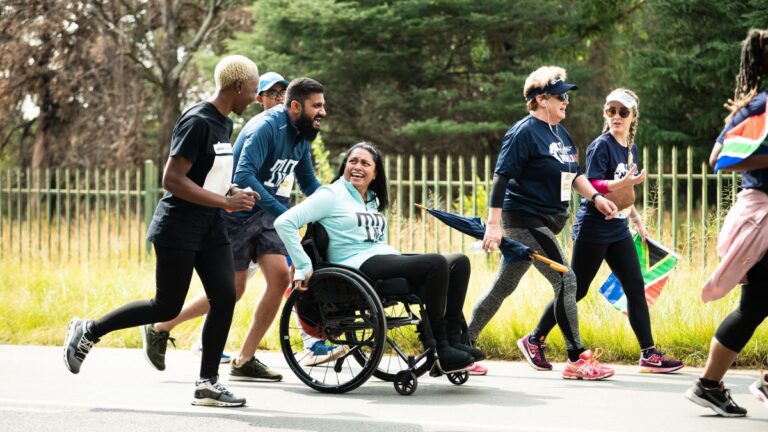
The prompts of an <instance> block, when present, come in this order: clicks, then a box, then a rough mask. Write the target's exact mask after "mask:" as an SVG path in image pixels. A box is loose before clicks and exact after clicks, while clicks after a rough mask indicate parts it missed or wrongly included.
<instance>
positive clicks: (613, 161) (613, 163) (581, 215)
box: [572, 132, 640, 244]
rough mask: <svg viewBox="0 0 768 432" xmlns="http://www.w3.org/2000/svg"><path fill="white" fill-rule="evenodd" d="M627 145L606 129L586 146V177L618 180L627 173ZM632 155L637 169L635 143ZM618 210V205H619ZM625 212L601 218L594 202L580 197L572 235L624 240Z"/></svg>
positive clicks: (603, 241) (588, 239)
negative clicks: (609, 217) (608, 217)
mask: <svg viewBox="0 0 768 432" xmlns="http://www.w3.org/2000/svg"><path fill="white" fill-rule="evenodd" d="M628 159H629V148H627V147H624V146H622V145H621V144H619V143H618V141H616V139H615V138H614V137H613V135H611V133H610V132H606V133H604V134H602V135H600V136H599V137H597V138H595V140H594V141H592V143H591V144H590V145H589V147H588V148H587V162H586V171H585V174H586V176H587V178H588V179H590V180H595V179H600V180H618V179H622V178H624V177H625V176H626V175H627V172H628V171H629V168H630V167H629V166H627V163H628ZM632 159H633V162H634V163H635V164H637V167H638V172H639V171H640V159H639V158H638V152H637V146H634V145H633V146H632ZM619 210H622V209H619ZM628 213H629V212H626V214H622V213H616V216H615V217H614V218H613V219H611V220H605V216H604V215H603V214H602V213H600V210H598V209H597V208H596V207H595V206H594V204H592V203H588V202H587V200H586V199H584V198H582V200H581V206H580V207H579V211H578V212H577V213H576V222H575V223H574V224H573V231H572V235H573V239H574V240H576V239H580V240H582V241H586V242H589V243H596V244H609V243H615V242H617V241H620V240H624V239H625V238H628V237H630V236H631V234H630V232H629V228H628V227H627V216H628Z"/></svg>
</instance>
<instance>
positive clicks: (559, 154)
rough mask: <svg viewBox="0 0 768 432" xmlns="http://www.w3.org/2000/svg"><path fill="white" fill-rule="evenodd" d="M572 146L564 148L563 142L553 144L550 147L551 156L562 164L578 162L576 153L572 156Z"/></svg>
mask: <svg viewBox="0 0 768 432" xmlns="http://www.w3.org/2000/svg"><path fill="white" fill-rule="evenodd" d="M572 148H573V147H572V146H567V147H566V146H564V145H563V143H561V142H553V143H551V144H550V145H549V154H551V155H552V157H554V158H555V159H557V160H558V161H559V162H560V163H561V164H564V163H568V162H578V161H579V159H578V156H577V155H576V153H573V154H571V149H572Z"/></svg>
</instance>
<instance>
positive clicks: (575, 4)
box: [0, 0, 768, 167]
mask: <svg viewBox="0 0 768 432" xmlns="http://www.w3.org/2000/svg"><path fill="white" fill-rule="evenodd" d="M766 18H768V0H749V1H743V2H722V1H716V0H699V1H694V0H670V1H653V0H630V1H626V2H613V1H605V0H591V1H576V0H560V1H555V0H487V1H482V2H478V1H473V0H391V1H380V0H377V1H374V0H357V1H350V0H291V1H289V0H251V1H248V0H237V1H236V0H183V1H182V0H168V1H163V2H161V1H159V0H148V1H136V0H132V1H116V0H96V1H87V2H86V1H63V0H32V1H24V2H21V1H13V0H12V1H10V2H6V3H5V4H4V6H2V7H0V42H2V45H0V46H2V48H0V166H17V165H22V166H27V165H33V166H39V167H44V166H91V167H96V166H116V165H117V166H125V165H136V164H137V163H140V162H141V161H142V160H144V159H154V160H156V161H158V163H159V164H161V165H162V163H163V160H162V159H164V157H165V154H167V146H168V143H167V141H168V136H169V134H170V130H171V129H172V122H173V119H174V118H176V117H177V116H178V115H179V113H180V112H181V111H182V110H183V109H185V108H186V107H188V106H190V105H192V104H193V103H195V102H197V101H198V100H200V99H202V98H205V97H207V96H208V95H210V94H211V92H212V90H213V84H212V82H211V81H212V80H211V75H212V70H213V66H214V64H215V63H216V61H217V60H218V59H219V58H220V57H221V56H223V55H227V54H233V53H240V54H244V55H247V56H249V57H251V58H252V59H253V60H254V61H256V62H257V64H258V65H259V67H260V70H261V71H262V72H265V71H268V70H274V71H278V72H280V73H282V74H283V75H285V76H286V77H288V78H294V77H297V76H312V77H314V78H316V79H318V80H319V81H320V82H322V83H323V84H324V85H325V86H326V88H327V95H326V96H327V101H328V112H329V118H328V121H327V122H326V124H325V125H324V129H325V130H324V135H323V137H324V141H325V146H326V148H327V149H328V150H329V151H330V152H331V154H333V155H336V154H338V152H339V151H340V150H341V149H343V148H345V147H346V146H348V145H349V144H351V143H353V142H356V141H359V140H363V139H365V140H370V141H373V142H375V143H377V144H378V145H379V146H380V147H382V148H383V149H384V150H385V151H386V152H392V153H393V152H397V153H405V154H408V153H429V152H451V153H454V154H486V153H491V154H495V153H496V152H497V151H498V148H499V146H500V138H501V136H502V135H503V134H504V132H505V130H506V129H507V128H508V127H509V125H511V124H512V123H513V122H514V121H516V120H517V119H519V118H520V117H522V116H523V115H525V105H524V101H523V99H522V95H521V94H522V84H523V81H524V80H525V77H526V76H527V75H528V73H530V72H531V71H532V70H533V69H535V68H536V67H538V66H540V65H544V64H557V65H560V66H563V67H565V68H566V69H567V70H568V72H569V77H570V79H571V80H572V81H573V82H576V83H578V84H579V90H578V91H577V92H576V94H575V95H574V98H573V101H572V105H571V107H570V109H569V115H568V119H566V121H565V125H566V126H567V127H568V128H569V130H570V131H571V134H572V136H573V138H574V141H575V142H576V143H577V144H578V145H579V147H581V148H582V149H584V148H585V147H586V145H587V144H588V143H589V142H590V141H591V140H592V139H593V138H594V137H595V136H596V135H597V134H598V133H599V132H600V128H601V118H600V108H601V106H602V98H603V97H604V95H605V94H606V93H607V92H608V91H609V90H610V89H612V88H614V87H617V86H626V87H629V88H632V89H635V90H637V93H638V94H639V95H640V98H641V116H642V123H641V127H640V129H639V140H638V142H639V144H641V145H645V146H648V147H650V148H651V150H652V151H654V150H655V148H656V147H657V146H669V145H671V144H683V145H687V144H691V143H693V144H701V145H700V146H699V149H700V151H699V152H698V154H697V155H695V156H696V157H697V159H699V160H703V158H704V156H705V155H706V153H707V152H708V150H709V147H710V143H711V142H712V141H713V140H714V138H715V137H716V135H717V133H718V131H719V129H720V128H721V126H722V118H723V117H724V114H725V111H724V110H723V108H722V105H723V103H724V102H725V101H726V100H727V99H728V98H729V97H730V96H732V93H733V87H734V84H733V82H734V76H735V74H736V72H737V68H738V61H739V48H740V41H741V40H742V39H743V38H744V36H745V35H746V31H747V30H748V29H749V28H750V27H753V26H754V27H760V26H763V27H764V26H765V23H766V22H768V21H766ZM259 110H260V108H259V107H257V106H256V105H255V104H254V106H253V107H251V108H250V109H249V110H248V111H247V112H246V115H245V118H246V119H247V118H249V117H250V116H252V115H254V114H256V113H258V112H259ZM330 160H331V161H333V162H335V157H331V158H330Z"/></svg>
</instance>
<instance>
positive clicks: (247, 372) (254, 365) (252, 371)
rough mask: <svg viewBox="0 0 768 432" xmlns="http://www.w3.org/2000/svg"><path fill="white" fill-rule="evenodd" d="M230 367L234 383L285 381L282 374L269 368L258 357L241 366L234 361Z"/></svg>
mask: <svg viewBox="0 0 768 432" xmlns="http://www.w3.org/2000/svg"><path fill="white" fill-rule="evenodd" d="M230 366H231V367H230V369H229V379H230V380H232V381H282V379H283V376H282V375H281V374H279V373H277V372H275V371H273V370H271V369H270V368H268V367H267V365H265V364H264V363H262V362H260V361H259V360H258V359H257V358H256V357H251V359H250V360H248V361H247V362H245V363H244V364H242V365H241V366H238V365H237V362H235V361H233V362H232V363H231V364H230Z"/></svg>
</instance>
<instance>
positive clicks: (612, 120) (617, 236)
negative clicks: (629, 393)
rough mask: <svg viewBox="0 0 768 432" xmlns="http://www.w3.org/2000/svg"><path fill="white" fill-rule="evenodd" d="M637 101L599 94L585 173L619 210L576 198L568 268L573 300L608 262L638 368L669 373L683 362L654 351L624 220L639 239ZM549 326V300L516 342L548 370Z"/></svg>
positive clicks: (624, 93)
mask: <svg viewBox="0 0 768 432" xmlns="http://www.w3.org/2000/svg"><path fill="white" fill-rule="evenodd" d="M639 102H640V100H639V98H638V97H637V95H636V94H635V93H634V92H633V91H631V90H628V89H625V88H619V89H616V90H614V91H612V92H611V93H610V94H609V95H608V97H606V98H605V106H604V107H603V120H604V126H603V133H602V134H601V135H600V136H598V137H597V138H595V140H594V141H592V143H591V144H590V145H589V147H588V148H587V160H586V162H587V168H586V172H585V175H586V176H587V178H588V179H589V181H590V183H591V184H592V186H594V188H595V189H596V190H597V191H598V192H601V193H604V194H606V196H607V197H608V198H609V199H610V200H611V201H613V202H614V204H616V206H617V207H618V208H619V209H620V210H619V211H618V212H617V213H616V216H615V217H614V218H613V219H610V220H606V218H605V216H604V215H603V214H602V213H601V212H600V211H599V210H598V209H597V208H595V206H594V204H593V203H592V202H590V201H587V200H586V199H582V201H581V206H580V208H579V211H578V212H577V213H576V222H575V223H574V224H573V231H572V236H573V240H574V243H573V253H572V255H571V267H572V268H573V272H574V274H575V275H576V301H579V300H581V299H582V298H584V296H586V295H587V292H588V291H589V285H590V284H591V283H592V280H593V279H594V278H595V275H596V274H597V271H598V270H599V269H600V265H601V264H602V263H603V261H606V262H607V263H608V267H610V269H611V271H612V272H613V274H615V275H616V277H617V278H618V279H619V282H621V286H622V287H623V288H624V293H625V294H626V297H627V311H628V315H629V324H630V326H631V327H632V330H633V331H634V333H635V336H636V337H637V342H638V343H639V344H640V352H641V354H640V372H650V373H653V372H655V373H669V372H673V371H676V370H678V369H680V368H682V367H683V363H682V362H681V361H679V360H672V359H669V358H667V357H665V356H664V353H662V352H661V351H659V350H658V349H656V346H655V344H654V341H653V334H652V332H651V318H650V315H649V313H648V304H647V303H646V300H645V282H644V281H643V275H642V272H641V269H640V261H639V259H638V257H637V250H636V249H635V242H634V240H633V239H632V234H631V233H630V232H629V227H628V224H627V219H629V220H630V221H632V223H633V224H634V226H635V229H636V230H637V232H638V233H639V234H640V236H641V237H642V238H643V240H645V238H646V237H647V235H648V233H647V231H646V229H645V226H644V225H643V221H642V219H641V218H640V213H639V212H638V211H637V210H636V209H635V207H634V206H633V203H634V200H635V193H634V185H636V184H639V183H641V182H643V180H645V170H642V171H640V172H639V173H638V163H639V158H638V151H637V146H636V145H634V144H635V134H636V133H637V121H638V117H639V114H640V113H639ZM555 324H556V321H555V304H554V301H551V302H549V305H548V306H547V307H546V309H544V313H543V314H542V315H541V318H540V320H539V324H538V325H537V326H536V329H535V330H534V331H533V332H532V333H531V334H530V335H528V337H527V339H526V338H523V339H521V340H520V341H518V347H519V348H520V350H521V351H522V352H523V354H524V355H525V357H526V359H528V360H529V361H528V362H529V364H530V365H531V366H533V367H534V368H535V369H538V370H549V369H551V368H552V366H551V365H550V364H549V363H548V362H547V360H546V358H545V357H544V352H543V349H544V347H545V345H544V339H545V338H546V336H547V334H549V332H550V331H551V330H552V329H553V328H554V327H555ZM529 352H535V354H536V355H530V354H528V353H529Z"/></svg>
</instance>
